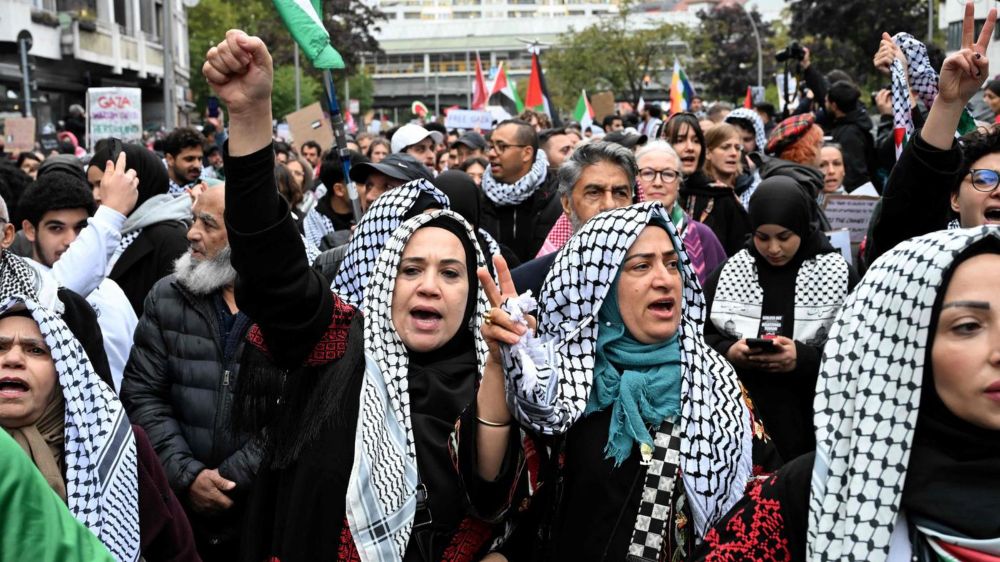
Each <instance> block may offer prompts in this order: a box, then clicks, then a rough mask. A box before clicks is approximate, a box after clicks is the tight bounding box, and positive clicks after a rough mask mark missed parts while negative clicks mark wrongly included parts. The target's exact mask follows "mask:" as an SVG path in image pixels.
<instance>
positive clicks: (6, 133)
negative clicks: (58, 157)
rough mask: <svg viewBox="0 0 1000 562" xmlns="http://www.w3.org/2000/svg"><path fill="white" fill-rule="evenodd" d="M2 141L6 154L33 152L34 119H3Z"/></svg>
mask: <svg viewBox="0 0 1000 562" xmlns="http://www.w3.org/2000/svg"><path fill="white" fill-rule="evenodd" d="M3 140H4V145H5V146H6V147H7V151H8V152H26V151H31V150H35V118H34V117H8V118H6V119H4V123H3Z"/></svg>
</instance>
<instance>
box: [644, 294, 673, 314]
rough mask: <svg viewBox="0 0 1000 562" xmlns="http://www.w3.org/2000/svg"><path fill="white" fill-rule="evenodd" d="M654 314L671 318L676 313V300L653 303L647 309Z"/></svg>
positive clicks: (661, 300)
mask: <svg viewBox="0 0 1000 562" xmlns="http://www.w3.org/2000/svg"><path fill="white" fill-rule="evenodd" d="M647 308H649V310H650V311H652V312H653V313H654V314H657V315H662V316H671V315H673V313H674V299H672V298H669V297H668V298H663V299H658V300H655V301H653V302H652V303H650V304H649V306H648V307H647Z"/></svg>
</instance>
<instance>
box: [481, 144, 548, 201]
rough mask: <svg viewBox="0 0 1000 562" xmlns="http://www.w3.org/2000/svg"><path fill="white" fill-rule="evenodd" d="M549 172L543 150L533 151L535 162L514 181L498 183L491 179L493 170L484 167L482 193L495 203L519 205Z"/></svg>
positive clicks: (542, 181)
mask: <svg viewBox="0 0 1000 562" xmlns="http://www.w3.org/2000/svg"><path fill="white" fill-rule="evenodd" d="M548 174H549V159H548V157H547V156H545V151H543V150H536V151H535V162H534V163H533V164H532V165H531V169H530V170H528V173H527V174H525V176H524V177H522V178H521V179H519V180H517V181H516V182H514V183H500V182H498V181H497V180H495V179H493V172H491V171H490V167H489V166H487V167H486V171H485V172H484V173H483V185H482V188H483V193H485V194H486V197H487V198H488V199H489V200H490V201H492V202H493V203H495V204H497V205H520V204H521V203H523V202H525V201H527V199H528V198H529V197H531V195H532V194H533V193H535V191H537V190H538V188H539V187H540V186H541V185H542V184H543V183H545V178H546V177H547V176H548Z"/></svg>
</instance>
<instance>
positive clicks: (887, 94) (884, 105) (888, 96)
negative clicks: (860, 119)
mask: <svg viewBox="0 0 1000 562" xmlns="http://www.w3.org/2000/svg"><path fill="white" fill-rule="evenodd" d="M875 107H876V108H877V109H878V113H879V115H892V90H889V89H882V90H879V91H878V92H877V93H876V94H875Z"/></svg>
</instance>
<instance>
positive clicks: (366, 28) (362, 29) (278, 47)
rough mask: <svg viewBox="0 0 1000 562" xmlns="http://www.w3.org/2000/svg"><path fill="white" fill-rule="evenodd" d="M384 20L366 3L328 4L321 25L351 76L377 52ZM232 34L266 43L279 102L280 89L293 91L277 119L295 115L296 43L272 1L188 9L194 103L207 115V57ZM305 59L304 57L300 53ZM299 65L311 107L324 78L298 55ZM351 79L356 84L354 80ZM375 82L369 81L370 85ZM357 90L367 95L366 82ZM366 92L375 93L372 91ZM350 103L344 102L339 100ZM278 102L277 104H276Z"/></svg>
mask: <svg viewBox="0 0 1000 562" xmlns="http://www.w3.org/2000/svg"><path fill="white" fill-rule="evenodd" d="M383 20H385V14H383V13H382V12H381V11H379V10H378V9H377V8H373V7H371V6H368V5H367V4H366V3H365V2H363V1H362V0H324V2H323V21H324V22H325V25H326V28H327V31H329V32H330V42H331V44H332V45H333V46H334V48H336V49H337V51H338V52H340V54H341V55H342V56H343V57H344V62H346V63H347V72H348V73H352V72H354V70H355V69H356V68H357V67H358V64H359V63H360V57H361V55H362V54H364V53H372V52H375V51H378V49H379V47H378V41H376V40H375V38H374V35H373V34H374V33H375V32H377V31H378V29H379V27H378V25H379V23H380V22H381V21H383ZM230 29H242V30H244V31H246V32H247V33H251V34H253V35H257V36H258V37H260V38H261V39H262V40H263V41H264V43H266V44H267V46H268V50H270V52H271V57H272V58H273V59H274V65H275V99H276V100H277V99H279V98H280V99H285V97H284V95H285V94H284V93H282V94H281V95H280V96H279V94H278V90H279V89H286V90H288V91H289V92H291V96H290V98H288V99H291V104H290V105H284V106H282V107H281V108H280V110H279V107H278V106H277V105H276V106H275V107H274V115H275V116H282V115H284V114H285V113H282V112H281V111H285V110H287V109H288V107H291V108H292V110H293V111H294V108H295V82H294V72H293V71H291V65H292V58H293V56H294V55H293V51H294V49H295V42H294V41H292V39H291V36H290V35H289V33H288V31H287V30H286V29H285V27H284V24H283V23H282V21H281V18H279V17H278V13H277V11H276V10H275V8H274V5H273V3H272V2H271V0H239V1H238V2H237V1H235V0H201V1H200V2H199V3H198V5H197V6H195V7H194V8H191V9H190V10H188V39H189V42H190V45H191V48H190V51H191V80H190V84H191V90H192V93H193V94H194V100H195V103H196V104H197V105H198V107H199V109H200V110H201V111H204V108H205V102H206V99H207V97H208V96H209V95H211V89H210V88H209V87H208V84H207V83H206V82H205V78H204V77H203V76H202V74H201V66H202V64H203V63H204V62H205V53H207V52H208V50H209V49H210V48H212V47H214V46H215V45H216V44H217V43H218V42H219V41H221V40H222V39H224V38H225V36H226V31H228V30H230ZM300 55H301V53H300ZM299 62H300V64H301V68H302V74H303V82H302V103H303V105H308V104H310V103H312V102H313V101H315V100H317V99H319V95H320V93H321V92H322V82H321V80H320V73H319V72H317V71H316V70H315V69H313V68H312V66H311V65H310V63H309V60H308V59H306V58H305V56H300V58H299ZM285 66H288V68H289V70H286V71H284V72H287V73H288V74H287V76H288V77H290V78H291V82H287V81H286V82H280V81H279V79H278V71H279V69H282V68H283V67H285ZM307 78H308V80H310V81H311V82H310V87H312V84H315V85H317V86H319V88H320V89H319V90H318V92H317V94H316V95H311V96H308V97H307V95H306V79H307ZM335 78H336V79H337V81H338V82H337V83H338V84H340V83H341V82H342V80H343V78H342V76H337V77H335ZM352 80H354V79H353V78H352ZM370 82H371V80H370V79H368V84H369V85H370ZM358 91H360V92H362V93H363V92H365V91H366V86H365V82H364V79H362V81H361V82H358ZM367 91H368V92H371V91H372V88H370V87H369V88H368V90H367ZM368 96H369V97H368V98H367V99H368V101H367V104H368V106H370V105H371V94H370V93H369V94H368ZM351 97H354V98H358V94H356V93H355V84H354V83H353V82H352V84H351ZM359 99H361V100H362V101H361V105H362V108H364V107H365V99H364V98H359ZM341 101H342V102H344V103H346V100H341ZM276 103H277V102H276Z"/></svg>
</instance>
